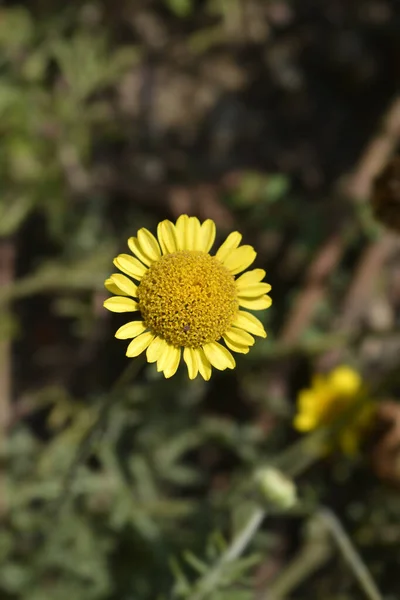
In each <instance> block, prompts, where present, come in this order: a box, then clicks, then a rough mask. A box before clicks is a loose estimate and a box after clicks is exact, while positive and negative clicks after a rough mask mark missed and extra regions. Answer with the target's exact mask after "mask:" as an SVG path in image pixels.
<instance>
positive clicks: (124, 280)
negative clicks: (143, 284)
mask: <svg viewBox="0 0 400 600" xmlns="http://www.w3.org/2000/svg"><path fill="white" fill-rule="evenodd" d="M110 279H111V281H112V282H113V283H114V284H115V285H116V287H117V288H119V289H120V290H122V291H123V292H124V295H125V294H126V295H127V296H133V297H134V298H137V285H136V284H135V283H133V281H132V280H131V279H129V277H126V276H125V275H120V274H119V273H115V274H113V275H111V277H110Z"/></svg>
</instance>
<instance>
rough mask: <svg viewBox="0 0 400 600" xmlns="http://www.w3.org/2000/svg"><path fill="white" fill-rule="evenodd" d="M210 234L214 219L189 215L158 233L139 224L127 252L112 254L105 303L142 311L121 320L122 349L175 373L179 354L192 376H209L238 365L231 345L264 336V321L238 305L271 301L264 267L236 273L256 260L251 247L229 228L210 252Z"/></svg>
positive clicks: (241, 346)
mask: <svg viewBox="0 0 400 600" xmlns="http://www.w3.org/2000/svg"><path fill="white" fill-rule="evenodd" d="M215 234H216V228H215V223H214V222H213V221H212V220H211V219H207V220H206V221H204V223H200V221H199V220H198V219H197V218H196V217H188V216H187V215H181V216H180V217H179V219H178V220H177V222H176V223H175V224H174V223H171V222H170V221H162V222H161V223H159V225H158V229H157V238H156V237H155V236H154V235H153V234H152V233H150V231H148V230H147V229H144V228H142V229H139V231H138V233H137V237H131V238H129V240H128V246H129V249H130V251H131V253H132V254H120V255H119V256H117V257H116V258H115V260H114V264H115V266H116V267H117V268H118V269H119V271H121V272H122V273H123V274H121V273H114V274H113V275H111V277H110V278H109V279H107V280H106V282H105V286H106V288H107V289H108V290H109V291H110V292H111V293H112V294H114V295H113V296H112V297H111V298H109V299H108V300H106V301H105V302H104V306H105V308H107V309H108V310H111V311H113V312H120V313H124V312H136V311H137V312H139V313H140V320H136V321H131V322H129V323H126V324H125V325H122V327H120V328H119V329H118V331H117V332H116V334H115V337H117V338H119V339H131V340H132V341H131V342H130V344H129V346H128V349H127V353H126V355H127V356H128V357H134V356H138V355H139V354H141V353H142V352H146V357H147V360H148V362H155V363H157V370H158V371H161V372H163V373H164V376H165V377H172V375H174V374H175V373H176V370H177V368H178V365H179V363H180V360H181V354H183V360H184V361H185V363H186V365H187V368H188V373H189V378H190V379H194V378H195V377H196V376H197V375H198V374H200V375H201V376H202V377H203V378H204V379H206V380H208V379H209V378H210V376H211V369H212V367H213V366H214V367H215V368H216V369H220V370H224V369H233V368H234V367H235V359H234V358H233V356H232V354H231V352H230V350H232V351H233V352H239V353H242V354H247V352H249V350H250V347H251V346H253V344H254V342H255V339H254V337H253V336H260V337H264V338H265V337H266V336H267V334H266V332H265V330H264V327H263V325H262V323H261V321H259V320H258V319H257V318H256V317H255V316H254V315H252V314H251V313H250V312H247V310H243V309H248V310H251V311H253V310H264V309H266V308H269V306H271V303H272V300H271V298H270V297H269V296H268V292H269V291H270V289H271V286H270V285H269V284H268V283H265V282H263V281H262V280H263V279H264V277H265V271H263V270H262V269H253V270H252V271H248V272H247V273H244V274H242V275H240V276H239V277H236V276H237V275H239V273H242V272H243V271H245V270H246V269H247V268H248V267H249V266H250V265H251V264H252V263H253V262H254V259H255V257H256V252H255V251H254V248H253V247H252V246H246V245H244V246H240V242H241V239H242V236H241V235H240V233H238V232H237V231H234V232H233V233H231V234H230V235H229V236H228V237H227V239H226V240H225V242H224V243H223V244H222V245H221V246H220V248H219V249H218V250H217V252H216V254H215V255H211V254H210V250H211V248H212V246H213V244H214V240H215ZM133 279H134V280H135V281H136V282H137V283H134V282H133V281H132V280H133ZM221 340H223V342H224V343H225V345H223V344H222V343H220V341H221ZM182 349H183V353H182Z"/></svg>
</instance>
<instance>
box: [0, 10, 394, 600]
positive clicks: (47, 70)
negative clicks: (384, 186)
mask: <svg viewBox="0 0 400 600" xmlns="http://www.w3.org/2000/svg"><path fill="white" fill-rule="evenodd" d="M399 32H400V11H399V7H398V4H397V2H395V1H394V0H393V1H391V0H352V2H348V1H347V0H324V1H320V0H298V1H297V0H158V1H156V0H147V1H146V0H114V1H113V2H107V1H104V2H101V1H97V2H96V1H95V0H94V1H93V2H78V1H75V2H74V1H71V2H67V3H66V2H61V1H60V0H31V1H30V2H29V3H24V2H19V1H17V0H15V1H11V0H10V1H4V2H3V3H2V4H1V8H0V64H1V68H0V131H1V133H0V180H1V194H0V438H1V447H0V598H1V600H17V599H18V600H70V599H71V598H74V600H167V599H173V598H186V599H190V600H194V599H195V598H198V599H200V597H205V598H210V599H211V600H253V599H256V600H267V599H269V600H278V599H281V600H282V599H283V598H288V599H293V600H309V599H314V598H316V599H323V600H353V599H357V598H365V597H369V598H375V600H377V599H379V598H385V599H386V600H396V599H398V598H399V597H400V584H399V577H398V568H399V561H400V520H399V519H400V496H399V491H398V488H399V485H400V469H399V468H398V464H399V460H398V459H399V455H398V452H397V449H398V446H400V418H399V410H398V405H397V403H396V393H397V392H398V387H399V384H400V381H399V378H398V377H396V373H397V371H398V367H399V350H400V335H399V323H400V321H399V316H400V267H399V265H400V262H399V256H400V252H399V244H398V238H397V237H396V235H395V234H389V233H387V232H386V231H385V230H384V229H383V228H381V227H380V226H379V225H378V224H377V223H376V222H375V221H374V219H373V217H372V214H371V210H370V207H369V203H368V199H369V196H370V193H371V186H372V183H373V178H374V177H375V175H376V174H377V173H378V172H379V171H380V170H381V169H382V168H384V167H385V165H386V163H387V161H388V160H389V159H390V157H391V156H392V154H394V153H395V152H396V150H397V147H398V144H399V141H400V99H399V97H398V93H399V81H400V35H399ZM182 213H187V214H190V215H197V216H198V217H200V218H201V219H205V218H212V219H214V220H215V222H216V223H217V227H218V232H219V239H220V240H222V239H223V237H224V235H226V234H227V233H229V232H230V231H231V230H234V229H239V230H240V231H241V232H242V233H243V234H244V239H245V242H246V243H250V244H252V245H253V246H254V247H255V248H256V250H257V251H258V258H257V266H258V267H262V268H265V269H266V271H267V280H268V281H269V282H270V283H271V284H272V286H273V289H272V297H273V300H274V304H273V306H272V308H271V309H270V310H269V311H267V315H266V321H265V325H266V328H267V331H268V338H267V340H261V341H258V342H257V344H256V346H255V348H254V349H253V351H252V352H251V353H250V354H249V355H248V356H244V357H240V358H239V359H238V360H237V363H238V365H237V369H236V370H235V371H233V372H229V373H226V372H224V373H215V372H214V373H213V376H212V379H211V381H210V382H208V383H205V382H203V381H200V380H196V381H194V382H190V381H189V380H188V378H187V375H186V373H185V370H184V369H183V368H181V369H180V370H179V372H178V374H177V376H175V377H174V378H173V379H172V380H169V381H165V380H164V379H163V378H162V376H161V377H160V376H159V375H158V374H157V373H156V372H155V369H154V368H153V365H145V364H144V361H141V359H140V358H139V359H135V360H134V361H131V363H129V361H128V359H126V358H125V356H124V352H125V348H124V345H123V344H121V342H119V341H118V340H115V339H114V332H115V330H116V329H117V327H118V326H119V325H121V324H122V321H121V319H120V317H119V315H111V314H110V313H107V311H105V310H104V309H103V307H102V302H103V300H104V299H105V298H106V297H107V294H106V292H105V291H104V289H103V281H104V279H105V278H106V277H107V276H108V275H109V273H110V272H112V258H113V257H114V256H115V254H116V253H117V252H118V251H121V250H122V251H125V250H124V249H125V241H126V239H127V238H128V237H129V236H131V235H134V234H135V232H136V231H137V229H139V228H140V227H143V226H146V227H148V228H149V229H151V230H153V231H154V230H155V227H156V224H157V222H158V221H160V220H162V219H164V218H170V219H175V218H176V217H177V216H178V215H179V214H182ZM338 363H346V364H350V365H352V366H353V367H354V368H355V369H357V370H359V371H360V372H361V373H363V375H364V377H365V379H366V381H367V382H368V384H371V385H375V386H377V389H379V394H378V395H379V396H380V398H382V400H383V401H387V400H388V399H391V400H392V402H391V403H390V404H389V405H388V406H389V408H388V409H387V412H386V417H387V422H388V427H389V431H390V435H391V438H390V440H389V441H390V444H389V451H387V446H386V447H385V448H386V449H384V450H385V451H383V450H382V447H383V446H382V442H381V443H380V444H381V445H380V446H376V447H375V451H374V454H373V456H374V460H371V453H370V451H369V450H367V449H366V450H365V451H364V452H363V453H361V455H359V456H357V457H353V458H349V457H346V456H343V455H342V454H340V453H334V454H332V455H329V456H325V455H323V456H321V457H320V458H319V459H317V460H314V461H311V463H310V464H309V465H307V466H308V468H307V469H302V473H301V475H300V476H299V477H298V478H297V479H296V485H297V487H298V495H299V497H300V498H301V502H300V504H299V505H297V506H296V507H295V508H294V509H293V510H291V511H289V512H288V513H286V512H285V511H284V510H282V511H280V510H278V509H277V510H275V511H273V512H272V513H271V514H269V516H268V515H267V517H266V518H265V519H264V520H263V521H262V522H260V524H259V525H258V527H257V528H256V529H257V531H256V533H255V534H254V535H253V536H252V537H251V540H250V545H249V547H246V548H243V556H242V557H239V556H238V557H235V560H232V561H231V562H230V564H229V565H226V566H225V567H224V568H223V569H222V570H221V569H220V572H219V575H218V577H216V578H215V581H214V582H213V585H212V586H211V588H210V589H209V590H208V591H206V592H205V595H204V596H200V595H196V594H201V593H203V592H202V591H201V590H202V589H203V587H202V586H203V583H204V577H207V576H208V575H209V571H210V569H213V568H215V565H217V564H218V560H219V558H220V557H221V555H223V553H224V549H226V548H227V547H228V548H229V544H230V542H231V540H232V539H233V538H234V536H235V533H237V532H238V531H241V527H242V525H243V523H246V519H247V517H248V515H249V514H251V512H252V511H253V510H254V507H255V506H258V505H259V503H260V502H261V505H262V503H263V500H262V499H260V498H258V496H257V493H256V490H257V485H256V483H255V480H254V478H253V475H254V473H255V472H257V470H258V469H259V468H260V467H262V466H263V465H266V464H270V463H274V464H275V462H276V457H277V456H282V453H284V456H286V459H285V461H283V462H284V464H285V465H287V464H289V468H288V471H289V472H290V461H291V460H292V458H293V456H297V458H298V452H294V454H293V450H292V453H291V452H290V447H291V445H292V444H295V443H296V440H297V439H298V438H299V434H297V433H296V432H295V431H294V429H293V426H292V421H293V416H294V414H295V401H296V397H297V394H298V392H299V390H300V389H302V388H304V387H306V386H307V385H308V384H309V382H310V378H311V377H312V374H313V373H314V372H315V371H318V370H327V369H330V368H332V367H333V366H334V365H336V364H338ZM127 364H131V366H132V372H130V373H128V376H125V375H126V372H125V369H126V366H127ZM124 373H125V374H124ZM121 374H122V379H121ZM386 441H387V438H386ZM294 448H295V449H296V448H297V446H295V447H294ZM288 449H289V450H288ZM288 452H289V453H288ZM299 452H300V453H301V447H300V450H299ZM279 464H280V463H279ZM332 532H333V533H332ZM343 539H345V542H346V543H347V544H349V543H351V544H352V550H351V552H350V554H349V551H348V548H347V546H346V543H345V544H344V545H343V543H342V542H343ZM341 540H342V541H341ZM346 540H347V541H346ZM346 548H347V550H346ZM352 557H353V559H352ZM357 561H364V563H365V565H364V567H365V568H366V569H367V570H368V572H369V573H370V576H372V577H373V578H374V579H375V581H376V582H377V586H378V588H379V589H380V590H381V594H382V595H381V596H380V595H375V596H374V595H373V594H374V592H373V591H371V592H370V594H371V595H369V596H368V595H366V594H368V591H366V590H365V589H363V587H362V586H360V582H359V580H358V579H357V564H358V562H357ZM361 578H362V577H361ZM364 579H365V578H364ZM367 587H368V586H367Z"/></svg>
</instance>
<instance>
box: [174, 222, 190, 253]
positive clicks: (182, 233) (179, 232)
mask: <svg viewBox="0 0 400 600" xmlns="http://www.w3.org/2000/svg"><path fill="white" fill-rule="evenodd" d="M188 224H189V217H188V215H181V216H180V217H179V218H178V220H177V222H176V225H175V231H176V241H177V247H178V250H186V245H185V244H186V228H187V226H188Z"/></svg>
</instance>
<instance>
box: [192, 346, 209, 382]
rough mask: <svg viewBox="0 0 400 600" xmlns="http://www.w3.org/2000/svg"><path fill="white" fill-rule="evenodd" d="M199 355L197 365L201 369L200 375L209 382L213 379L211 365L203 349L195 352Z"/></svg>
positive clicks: (197, 349)
mask: <svg viewBox="0 0 400 600" xmlns="http://www.w3.org/2000/svg"><path fill="white" fill-rule="evenodd" d="M195 352H196V354H197V365H198V367H199V373H200V375H201V376H202V378H203V379H204V380H205V381H208V380H209V379H210V377H211V371H212V369H211V363H210V361H209V360H208V358H207V357H206V355H205V354H204V350H202V349H201V348H196V350H195Z"/></svg>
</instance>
